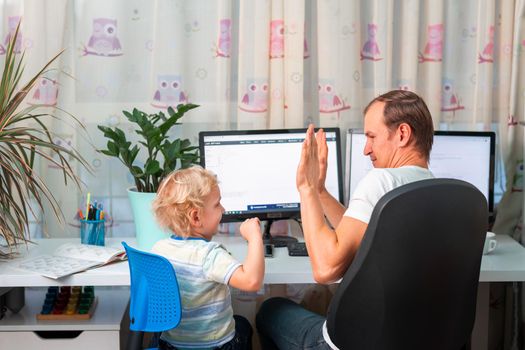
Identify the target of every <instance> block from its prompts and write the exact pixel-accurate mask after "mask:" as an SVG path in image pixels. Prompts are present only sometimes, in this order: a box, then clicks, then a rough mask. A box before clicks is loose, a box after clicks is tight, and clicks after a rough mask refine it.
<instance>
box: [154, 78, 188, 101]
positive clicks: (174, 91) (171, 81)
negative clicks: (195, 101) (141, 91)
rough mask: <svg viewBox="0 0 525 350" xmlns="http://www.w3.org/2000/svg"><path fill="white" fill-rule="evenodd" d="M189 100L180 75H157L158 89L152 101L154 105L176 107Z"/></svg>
mask: <svg viewBox="0 0 525 350" xmlns="http://www.w3.org/2000/svg"><path fill="white" fill-rule="evenodd" d="M188 102H189V100H188V95H187V94H186V93H185V92H184V91H183V90H182V77H181V76H180V75H174V74H165V75H158V76H157V90H156V91H155V94H154V95H153V102H152V103H151V105H152V106H153V107H157V108H168V107H173V108H175V107H177V106H178V105H179V104H181V103H188Z"/></svg>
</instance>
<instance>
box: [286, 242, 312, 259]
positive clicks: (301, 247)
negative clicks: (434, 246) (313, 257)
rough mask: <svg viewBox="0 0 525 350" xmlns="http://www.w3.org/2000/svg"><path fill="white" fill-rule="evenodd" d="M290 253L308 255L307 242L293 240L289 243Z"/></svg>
mask: <svg viewBox="0 0 525 350" xmlns="http://www.w3.org/2000/svg"><path fill="white" fill-rule="evenodd" d="M287 247H288V255H290V256H308V251H307V250H306V243H304V242H291V243H288V245H287Z"/></svg>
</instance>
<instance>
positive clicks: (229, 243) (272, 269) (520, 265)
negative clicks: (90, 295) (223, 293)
mask: <svg viewBox="0 0 525 350" xmlns="http://www.w3.org/2000/svg"><path fill="white" fill-rule="evenodd" d="M496 239H497V240H498V247H497V248H496V250H495V251H494V252H492V253H491V254H489V255H484V256H483V259H482V261H481V271H480V276H479V281H480V285H479V291H478V310H477V314H476V324H475V326H474V332H473V335H475V336H473V339H472V348H473V349H486V348H487V344H488V334H487V331H486V330H487V329H488V305H489V284H490V282H517V281H525V248H524V247H522V246H521V245H520V244H518V243H517V242H516V241H514V240H513V239H512V238H510V237H509V236H506V235H497V236H496ZM122 240H125V241H126V242H128V244H131V245H133V244H134V243H135V239H134V238H119V239H116V238H114V239H111V238H110V239H107V240H106V242H107V245H110V246H111V245H113V246H118V245H120V242H121V241H122ZM214 240H215V241H217V242H221V243H223V244H224V245H225V246H226V247H227V249H228V250H229V251H230V252H231V253H232V255H233V256H234V257H236V258H237V259H238V260H239V261H243V260H244V257H245V256H246V252H247V245H246V242H245V241H244V239H243V238H242V237H238V236H228V235H221V234H219V235H217V236H215V237H214ZM68 241H78V239H42V240H38V241H37V242H38V245H30V246H29V249H28V250H27V251H26V250H25V249H22V250H21V252H22V253H21V256H20V257H18V258H16V259H14V260H11V261H7V262H0V287H38V286H50V285H58V286H60V285H93V286H127V285H129V270H128V264H127V262H118V263H114V264H111V265H108V266H103V267H100V268H96V269H91V270H88V271H85V272H82V273H77V274H74V275H71V276H68V277H65V278H62V279H59V280H53V279H49V278H46V277H42V276H40V275H38V274H36V273H31V272H27V271H23V270H18V269H16V265H17V264H18V263H19V261H20V260H22V259H25V258H28V257H33V256H37V255H40V254H49V253H52V251H53V250H54V249H55V248H56V247H57V246H58V245H60V244H63V243H65V242H68ZM265 262H266V270H265V271H266V272H265V279H264V283H266V284H286V283H315V282H314V280H313V277H312V273H311V266H310V262H309V260H308V258H307V257H290V256H288V252H287V249H286V248H277V249H275V255H274V257H273V258H266V259H265Z"/></svg>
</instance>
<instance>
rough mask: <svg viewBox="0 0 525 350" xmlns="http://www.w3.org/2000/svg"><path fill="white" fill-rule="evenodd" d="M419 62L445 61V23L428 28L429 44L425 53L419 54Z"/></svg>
mask: <svg viewBox="0 0 525 350" xmlns="http://www.w3.org/2000/svg"><path fill="white" fill-rule="evenodd" d="M418 60H419V63H423V62H441V61H442V60H443V23H438V24H431V25H429V26H427V43H426V45H425V50H424V51H423V53H421V52H420V53H419V55H418Z"/></svg>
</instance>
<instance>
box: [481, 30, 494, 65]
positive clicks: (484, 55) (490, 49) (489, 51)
mask: <svg viewBox="0 0 525 350" xmlns="http://www.w3.org/2000/svg"><path fill="white" fill-rule="evenodd" d="M493 62H494V26H490V27H489V42H488V43H487V44H486V45H485V47H484V48H483V51H482V52H480V53H479V54H478V63H493Z"/></svg>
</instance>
